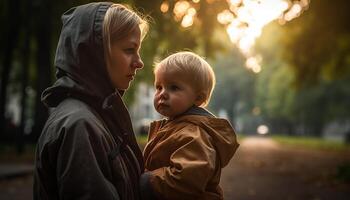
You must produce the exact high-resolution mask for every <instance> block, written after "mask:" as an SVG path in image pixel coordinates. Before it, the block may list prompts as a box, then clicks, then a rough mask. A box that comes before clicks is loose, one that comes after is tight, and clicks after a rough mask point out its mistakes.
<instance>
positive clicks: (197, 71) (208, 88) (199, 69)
mask: <svg viewBox="0 0 350 200" xmlns="http://www.w3.org/2000/svg"><path fill="white" fill-rule="evenodd" d="M160 69H162V71H163V70H164V72H175V73H179V74H180V77H188V81H187V83H188V84H189V85H191V86H192V87H193V89H194V90H195V92H198V93H199V94H201V95H203V102H202V104H201V105H199V106H201V107H205V106H207V105H208V103H209V101H210V97H211V95H212V92H213V90H214V87H215V74H214V71H213V69H212V68H211V66H210V65H209V64H208V62H207V61H205V60H204V59H203V58H202V57H200V56H198V55H197V54H195V53H192V52H189V51H182V52H178V53H174V54H172V55H170V56H168V57H167V58H165V59H164V60H162V61H160V62H159V63H156V65H155V68H154V73H155V74H156V72H157V71H158V70H160Z"/></svg>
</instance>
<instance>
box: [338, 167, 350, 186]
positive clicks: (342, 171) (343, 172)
mask: <svg viewBox="0 0 350 200" xmlns="http://www.w3.org/2000/svg"><path fill="white" fill-rule="evenodd" d="M336 178H337V179H338V180H341V181H344V182H348V183H349V182H350V163H343V164H341V165H339V166H338V167H337V174H336Z"/></svg>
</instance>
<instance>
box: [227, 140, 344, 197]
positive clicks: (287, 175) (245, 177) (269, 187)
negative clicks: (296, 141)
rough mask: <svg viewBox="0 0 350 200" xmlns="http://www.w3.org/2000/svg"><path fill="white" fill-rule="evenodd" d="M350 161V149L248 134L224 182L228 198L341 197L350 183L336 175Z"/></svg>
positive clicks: (229, 167)
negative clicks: (324, 148)
mask: <svg viewBox="0 0 350 200" xmlns="http://www.w3.org/2000/svg"><path fill="white" fill-rule="evenodd" d="M346 162H347V163H348V164H350V154H349V152H342V153H339V152H335V151H332V152H329V151H320V150H310V149H308V150H307V149H300V148H296V147H294V148H292V147H289V146H282V145H279V144H277V143H276V142H274V141H273V140H272V139H270V138H266V137H248V138H245V139H244V140H243V141H242V142H241V146H240V147H239V149H238V151H237V152H236V155H235V156H234V158H233V159H232V160H231V162H230V163H229V165H228V166H227V167H226V168H224V170H223V172H222V178H221V186H222V188H223V190H224V196H225V199H227V200H231V199H232V200H294V199H295V200H328V199H329V200H342V199H344V200H345V199H349V197H350V184H349V183H348V184H345V183H342V182H340V181H339V180H337V179H336V178H335V176H336V173H337V167H338V166H339V165H342V164H343V163H346Z"/></svg>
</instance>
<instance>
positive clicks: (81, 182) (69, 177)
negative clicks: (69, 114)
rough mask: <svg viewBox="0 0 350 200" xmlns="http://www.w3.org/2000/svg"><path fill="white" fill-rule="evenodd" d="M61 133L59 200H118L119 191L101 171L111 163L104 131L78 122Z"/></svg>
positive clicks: (58, 172) (86, 123) (87, 123)
mask: <svg viewBox="0 0 350 200" xmlns="http://www.w3.org/2000/svg"><path fill="white" fill-rule="evenodd" d="M62 131H64V133H63V134H61V135H62V136H63V138H62V141H61V146H60V148H59V151H58V154H57V165H56V166H57V169H56V172H57V187H58V193H59V197H60V199H84V200H85V199H86V200H87V199H104V200H108V199H113V200H116V199H119V195H118V192H117V190H116V188H115V187H114V185H113V184H112V183H111V182H110V181H109V180H107V179H106V177H105V174H104V172H103V171H102V170H101V168H105V167H108V163H109V161H108V151H107V150H106V149H105V145H104V142H103V137H101V136H102V135H103V134H101V133H103V131H104V130H103V129H101V128H100V127H98V126H97V125H94V124H93V123H89V122H87V121H84V120H79V121H77V122H76V123H74V125H73V126H72V127H70V128H68V129H62ZM105 169H106V168H105ZM105 171H106V170H105Z"/></svg>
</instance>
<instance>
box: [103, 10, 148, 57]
mask: <svg viewBox="0 0 350 200" xmlns="http://www.w3.org/2000/svg"><path fill="white" fill-rule="evenodd" d="M136 27H139V28H140V29H141V40H142V39H143V38H144V37H145V35H146V34H147V32H148V22H147V20H146V18H145V17H143V16H142V15H141V14H139V13H137V12H135V11H133V10H132V9H131V8H129V7H127V6H126V5H122V4H112V5H111V6H110V7H109V8H108V10H107V12H106V14H105V17H104V20H103V28H102V38H103V46H104V51H105V56H106V58H107V59H109V57H110V53H111V44H112V42H113V41H116V40H119V39H123V38H124V37H126V36H127V35H128V34H129V33H131V32H132V31H133V30H135V28H136Z"/></svg>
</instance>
